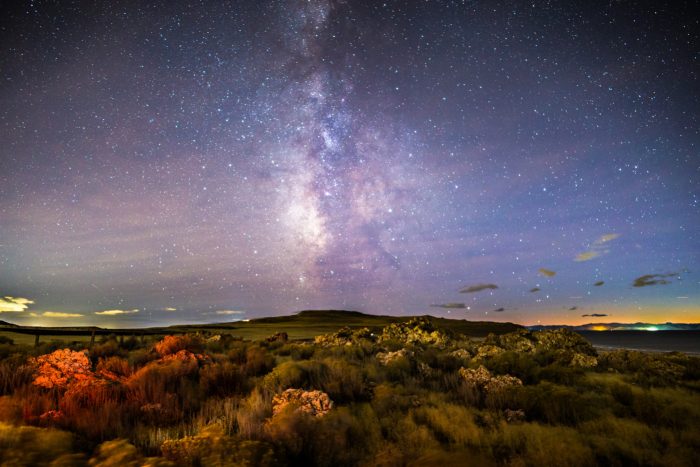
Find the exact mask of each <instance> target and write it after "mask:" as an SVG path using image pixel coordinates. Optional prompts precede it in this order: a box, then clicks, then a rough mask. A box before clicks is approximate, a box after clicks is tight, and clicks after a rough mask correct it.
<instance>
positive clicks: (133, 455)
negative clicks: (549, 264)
mask: <svg viewBox="0 0 700 467" xmlns="http://www.w3.org/2000/svg"><path fill="white" fill-rule="evenodd" d="M270 324H271V325H273V324H274V323H270ZM699 391H700V359H698V358H693V357H688V356H685V355H683V354H679V353H671V354H665V355H660V354H658V355H652V354H644V353H639V352H631V351H624V350H619V351H613V352H607V353H601V354H598V353H596V351H595V349H593V347H592V346H591V345H590V344H589V343H588V342H587V341H585V340H584V339H583V338H582V337H580V336H579V335H578V334H575V333H572V332H569V331H565V330H559V331H541V332H528V331H525V330H518V331H515V332H511V333H507V334H501V335H496V334H492V335H490V336H488V337H486V338H485V339H482V340H478V341H477V340H473V339H470V338H468V337H466V336H465V335H464V334H462V333H460V332H458V331H457V330H455V329H451V328H441V327H440V323H439V322H435V321H430V320H427V319H414V320H411V321H405V320H400V321H398V320H397V322H394V323H389V324H387V325H386V326H385V327H384V328H382V329H372V328H361V327H358V326H355V327H354V328H343V329H340V330H336V331H335V332H331V333H327V334H324V335H320V336H317V337H316V339H315V340H314V341H313V342H301V341H291V340H288V336H287V334H285V333H278V334H276V335H273V336H270V337H269V338H267V339H260V340H256V341H250V340H242V339H240V338H235V337H233V336H231V335H230V334H225V333H217V332H216V329H208V330H202V332H199V333H197V334H184V335H174V336H166V337H164V338H162V339H160V340H158V338H156V337H148V338H146V339H145V340H142V339H136V338H127V339H125V340H120V339H118V338H114V337H108V336H107V337H103V338H102V339H101V340H100V341H99V342H97V343H96V344H95V345H94V346H92V348H90V349H86V348H85V343H75V344H72V345H70V346H68V347H66V346H65V344H63V343H60V344H59V343H56V344H54V343H47V342H44V343H42V344H40V345H39V346H38V347H36V348H34V347H30V346H23V345H15V344H13V343H12V342H10V341H9V339H7V338H4V339H2V342H1V343H0V464H2V465H53V466H59V465H100V466H107V465H115V466H116V465H120V466H121V465H154V466H155V465H186V466H187V465H190V466H197V465H230V466H259V465H260V466H265V465H335V466H341V465H368V466H369V465H385V466H401V465H445V466H447V465H480V466H481V465H538V466H541V465H545V466H546V465H571V466H577V465H678V466H682V465H693V464H694V463H695V459H697V456H698V455H699V454H700V392H699Z"/></svg>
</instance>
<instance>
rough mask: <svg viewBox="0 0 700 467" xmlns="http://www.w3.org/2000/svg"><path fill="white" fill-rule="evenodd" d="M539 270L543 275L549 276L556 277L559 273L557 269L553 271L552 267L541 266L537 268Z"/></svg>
mask: <svg viewBox="0 0 700 467" xmlns="http://www.w3.org/2000/svg"><path fill="white" fill-rule="evenodd" d="M537 272H539V273H540V274H542V275H543V276H547V277H554V276H556V275H557V273H556V272H555V271H552V270H551V269H547V268H539V269H538V270H537Z"/></svg>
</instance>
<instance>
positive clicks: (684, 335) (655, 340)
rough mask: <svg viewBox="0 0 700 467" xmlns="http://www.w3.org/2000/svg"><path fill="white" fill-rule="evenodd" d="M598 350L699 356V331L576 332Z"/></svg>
mask: <svg viewBox="0 0 700 467" xmlns="http://www.w3.org/2000/svg"><path fill="white" fill-rule="evenodd" d="M577 332H578V333H579V334H581V335H582V336H583V337H585V338H586V339H587V340H588V341H590V343H591V344H593V346H595V347H596V348H598V349H599V350H611V349H630V350H641V351H645V352H672V351H678V352H685V353H687V354H692V355H700V331H577Z"/></svg>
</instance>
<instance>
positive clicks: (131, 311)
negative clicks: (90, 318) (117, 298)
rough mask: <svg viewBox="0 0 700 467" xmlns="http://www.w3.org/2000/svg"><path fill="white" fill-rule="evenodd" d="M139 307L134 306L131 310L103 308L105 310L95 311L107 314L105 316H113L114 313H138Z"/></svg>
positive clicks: (99, 313)
mask: <svg viewBox="0 0 700 467" xmlns="http://www.w3.org/2000/svg"><path fill="white" fill-rule="evenodd" d="M138 312H139V309H138V308H134V309H133V310H105V311H96V312H95V314H96V315H107V316H115V315H130V314H133V313H138Z"/></svg>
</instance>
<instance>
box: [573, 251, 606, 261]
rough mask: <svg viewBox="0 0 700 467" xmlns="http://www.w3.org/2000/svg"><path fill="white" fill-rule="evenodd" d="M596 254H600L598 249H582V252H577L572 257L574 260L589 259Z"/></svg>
mask: <svg viewBox="0 0 700 467" xmlns="http://www.w3.org/2000/svg"><path fill="white" fill-rule="evenodd" d="M598 256H600V252H598V251H584V252H583V253H579V254H577V255H576V257H575V258H574V261H578V262H581V261H590V260H592V259H593V258H597V257H598Z"/></svg>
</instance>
